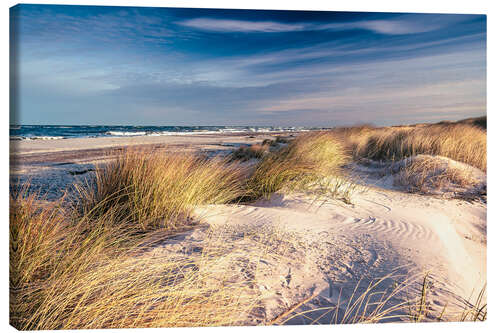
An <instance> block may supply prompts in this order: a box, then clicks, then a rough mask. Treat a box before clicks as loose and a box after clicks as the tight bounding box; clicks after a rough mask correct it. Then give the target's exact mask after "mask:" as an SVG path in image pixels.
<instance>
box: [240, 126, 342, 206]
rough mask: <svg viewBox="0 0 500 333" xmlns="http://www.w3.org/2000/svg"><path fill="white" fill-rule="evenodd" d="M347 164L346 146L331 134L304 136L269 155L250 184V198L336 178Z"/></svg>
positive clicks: (257, 169) (250, 180)
mask: <svg viewBox="0 0 500 333" xmlns="http://www.w3.org/2000/svg"><path fill="white" fill-rule="evenodd" d="M346 161H347V157H346V155H345V153H344V150H343V147H342V145H341V144H340V143H338V142H337V140H336V139H335V137H334V136H333V135H332V134H331V133H328V132H315V133H308V134H305V135H301V136H299V137H298V138H296V139H295V140H294V141H292V142H291V143H290V144H289V145H287V146H285V147H283V148H281V149H280V150H278V151H277V152H274V153H272V154H268V155H266V156H265V157H264V158H263V159H262V160H261V161H260V162H259V163H258V164H257V165H256V167H255V170H254V171H253V173H252V175H251V177H250V179H249V180H248V182H247V188H248V193H247V197H248V198H250V199H257V198H261V197H264V198H269V196H270V195H271V194H272V193H275V192H277V191H280V190H284V189H287V190H294V189H299V188H300V187H301V186H302V185H305V184H310V183H311V182H315V181H318V180H321V179H322V178H324V177H326V176H334V175H337V174H338V173H339V171H340V167H341V166H342V165H343V164H344V163H345V162H346Z"/></svg>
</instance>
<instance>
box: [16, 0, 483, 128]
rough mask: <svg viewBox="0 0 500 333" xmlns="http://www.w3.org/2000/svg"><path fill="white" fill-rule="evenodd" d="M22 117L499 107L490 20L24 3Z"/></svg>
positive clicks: (267, 120)
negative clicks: (490, 67)
mask: <svg viewBox="0 0 500 333" xmlns="http://www.w3.org/2000/svg"><path fill="white" fill-rule="evenodd" d="M10 17H11V45H10V52H11V114H10V117H11V124H34V125H39V124H60V125H62V124H66V125H84V124H88V125H159V126H160V125H161V126H167V125H179V126H180V125H183V126H191V125H193V126H194V125H229V126H230V125H264V126H266V125H273V126H320V127H333V126H343V125H353V124H362V123H363V124H366V123H370V124H373V125H378V126H384V125H396V124H409V123H418V122H436V121H440V120H458V119H463V118H467V117H474V116H481V115H485V114H486V16H485V15H464V14H458V15H454V14H409V13H370V12H363V13H355V12H326V11H323V12H319V11H269V10H265V11H264V10H260V11H259V10H222V9H185V8H148V7H106V6H61V5H17V6H15V7H12V8H11V11H10Z"/></svg>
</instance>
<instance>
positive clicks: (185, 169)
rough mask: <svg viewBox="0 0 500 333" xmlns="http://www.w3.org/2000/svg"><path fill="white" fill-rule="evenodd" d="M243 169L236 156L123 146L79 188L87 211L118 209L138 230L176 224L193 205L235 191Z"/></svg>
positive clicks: (79, 201) (80, 201)
mask: <svg viewBox="0 0 500 333" xmlns="http://www.w3.org/2000/svg"><path fill="white" fill-rule="evenodd" d="M245 172H246V169H245V168H244V167H243V166H241V165H240V164H239V163H237V162H233V163H228V160H227V159H222V158H212V159H208V158H205V157H202V156H196V155H194V154H186V153H171V154H165V155H163V154H158V153H156V154H155V153H149V152H144V151H128V152H125V153H124V154H123V155H121V156H119V157H118V158H117V159H116V160H115V161H114V162H111V163H109V164H106V165H105V166H104V167H100V168H97V170H96V174H95V182H94V183H95V184H94V186H84V187H80V189H79V191H78V192H79V194H80V196H79V198H77V204H78V205H79V206H80V207H81V210H82V211H83V213H84V214H86V215H100V214H102V213H103V212H105V211H107V210H108V209H109V208H110V207H113V208H114V209H117V218H118V220H120V221H124V220H129V221H133V223H134V224H136V225H137V227H138V228H140V229H142V230H148V229H156V228H169V229H172V230H174V229H176V228H178V227H180V226H182V225H184V224H185V223H186V221H187V220H188V219H189V215H190V213H191V211H192V209H193V208H194V207H195V206H196V205H204V204H220V203H227V202H230V201H232V200H234V199H235V198H237V197H238V196H240V195H241V194H242V193H243V191H244V189H243V187H242V186H243V185H242V184H243V183H242V179H243V177H244V174H245Z"/></svg>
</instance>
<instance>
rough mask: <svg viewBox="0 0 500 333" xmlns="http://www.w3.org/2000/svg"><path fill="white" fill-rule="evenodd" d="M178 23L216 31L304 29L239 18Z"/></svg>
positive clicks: (204, 19) (291, 25)
mask: <svg viewBox="0 0 500 333" xmlns="http://www.w3.org/2000/svg"><path fill="white" fill-rule="evenodd" d="M178 24H180V25H183V26H187V27H191V28H196V29H201V30H209V31H218V32H289V31H301V30H304V27H305V26H304V25H302V24H286V23H278V22H272V21H268V22H267V21H266V22H252V21H241V20H219V19H209V18H196V19H191V20H186V21H182V22H178Z"/></svg>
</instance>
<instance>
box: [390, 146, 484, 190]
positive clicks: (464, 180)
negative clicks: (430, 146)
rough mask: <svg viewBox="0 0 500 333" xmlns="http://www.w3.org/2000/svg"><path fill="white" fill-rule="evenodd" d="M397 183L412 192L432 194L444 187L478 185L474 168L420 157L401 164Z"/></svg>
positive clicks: (423, 156)
mask: <svg viewBox="0 0 500 333" xmlns="http://www.w3.org/2000/svg"><path fill="white" fill-rule="evenodd" d="M401 163H402V164H404V165H401V166H400V168H399V170H398V171H399V172H398V174H397V178H396V181H397V182H398V183H399V184H401V185H403V186H405V187H407V188H408V189H409V190H410V191H418V192H422V193H430V192H433V191H439V190H441V189H442V188H444V187H450V186H458V187H460V188H470V187H473V186H476V185H478V182H479V180H478V179H476V178H475V177H474V175H473V172H472V170H471V169H472V168H471V167H470V166H467V165H463V164H462V165H459V164H458V163H456V162H455V161H453V160H446V159H445V158H442V157H439V156H429V155H418V156H415V157H412V158H409V159H405V160H404V161H402V162H401Z"/></svg>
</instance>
